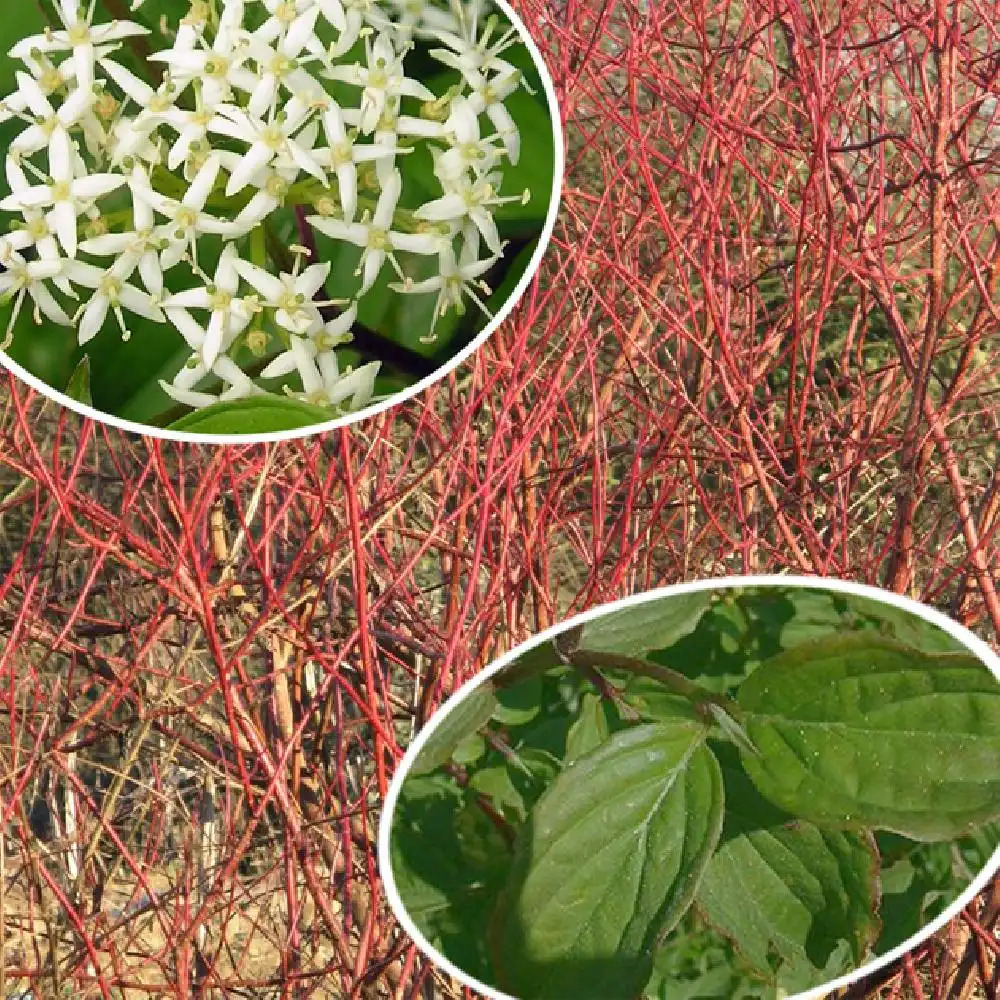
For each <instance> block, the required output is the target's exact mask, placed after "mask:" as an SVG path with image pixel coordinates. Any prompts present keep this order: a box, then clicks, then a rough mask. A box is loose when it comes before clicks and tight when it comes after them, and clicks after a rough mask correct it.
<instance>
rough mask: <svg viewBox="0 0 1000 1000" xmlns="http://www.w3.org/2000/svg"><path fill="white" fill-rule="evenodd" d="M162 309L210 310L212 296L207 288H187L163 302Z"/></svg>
mask: <svg viewBox="0 0 1000 1000" xmlns="http://www.w3.org/2000/svg"><path fill="white" fill-rule="evenodd" d="M163 306H164V308H165V309H166V308H169V309H175V308H180V309H211V308H212V296H211V295H209V294H208V289H207V288H188V289H185V290H184V291H183V292H178V293H177V294H176V295H170V296H168V297H167V298H166V299H164V301H163Z"/></svg>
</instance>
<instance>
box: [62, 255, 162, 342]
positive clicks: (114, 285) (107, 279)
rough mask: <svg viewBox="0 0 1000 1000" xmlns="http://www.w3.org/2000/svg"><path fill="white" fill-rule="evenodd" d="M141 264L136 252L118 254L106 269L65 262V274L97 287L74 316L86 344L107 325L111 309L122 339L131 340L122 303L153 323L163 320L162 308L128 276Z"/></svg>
mask: <svg viewBox="0 0 1000 1000" xmlns="http://www.w3.org/2000/svg"><path fill="white" fill-rule="evenodd" d="M138 266H139V257H138V255H136V254H126V255H124V256H122V257H119V258H118V260H116V261H115V263H114V264H113V265H112V266H111V267H110V268H109V269H107V270H103V269H102V268H99V267H94V265H93V264H87V263H85V262H84V261H80V260H73V261H68V262H67V263H66V265H65V269H66V276H67V277H68V278H69V279H70V280H71V281H73V282H75V283H76V284H78V285H83V286H84V287H85V288H93V289H95V294H94V295H93V296H92V297H91V299H90V301H89V302H87V303H86V304H85V305H84V306H82V307H81V308H80V310H79V312H78V313H77V315H76V316H75V317H74V320H75V321H77V322H78V326H77V339H78V340H79V342H80V343H81V344H85V343H87V341H89V340H92V339H93V338H94V337H96V336H97V334H98V333H99V332H100V329H101V327H102V326H103V325H104V320H105V319H106V318H107V315H108V311H109V310H110V311H112V312H113V313H114V314H115V318H116V319H117V320H118V326H119V328H120V329H121V332H122V340H128V339H129V338H130V337H131V336H132V331H131V330H129V328H128V324H127V323H126V322H125V314H124V313H123V312H122V309H123V307H124V308H125V309H127V310H128V311H129V312H133V313H135V314H136V315H138V316H143V317H145V318H146V319H149V320H152V321H153V322H154V323H163V322H164V320H165V317H164V315H163V310H162V309H160V307H159V306H158V305H157V304H156V300H155V299H154V298H153V297H152V296H151V295H149V294H147V293H146V292H143V291H140V290H139V289H138V288H136V287H135V286H134V285H129V284H127V281H128V279H129V278H130V277H131V276H132V274H133V272H134V271H135V269H136V268H137V267H138Z"/></svg>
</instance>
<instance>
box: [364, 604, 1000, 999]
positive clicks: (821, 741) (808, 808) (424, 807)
mask: <svg viewBox="0 0 1000 1000" xmlns="http://www.w3.org/2000/svg"><path fill="white" fill-rule="evenodd" d="M974 641H975V640H973V642H974ZM998 733H1000V683H998V680H997V677H996V676H994V675H993V673H991V670H990V669H989V668H988V667H987V666H986V665H985V664H984V662H983V661H982V659H980V657H979V656H977V655H976V654H974V653H973V652H971V651H970V650H969V649H968V648H966V647H965V646H963V645H962V643H960V642H959V641H958V639H957V638H956V637H955V636H953V635H951V634H950V633H948V632H945V631H944V630H943V629H941V628H940V627H939V626H937V625H935V624H933V623H931V622H928V621H926V620H925V619H924V618H922V617H919V616H917V615H915V614H914V613H913V612H912V610H910V609H908V608H902V607H898V606H890V605H885V604H881V603H879V602H878V601H876V600H872V599H871V598H870V597H867V596H861V595H858V594H854V593H844V592H831V591H826V590H822V589H812V588H806V587H799V588H790V587H784V586H781V587H760V588H757V589H750V590H747V589H734V590H728V591H727V590H722V591H717V592H715V593H712V592H709V591H695V592H687V593H681V594H675V595H673V596H667V597H662V598H659V599H654V600H652V601H649V602H647V603H643V604H639V605H635V606H632V607H628V608H624V609H621V610H617V611H613V612H611V613H610V614H606V615H604V616H602V617H597V618H593V619H591V620H590V621H588V622H587V623H586V624H584V625H582V626H578V627H577V628H575V629H573V630H571V631H568V632H563V633H562V634H561V635H558V636H557V637H556V638H555V639H554V640H552V641H551V642H549V643H547V644H543V645H542V646H536V647H535V648H532V649H531V650H529V651H528V652H526V653H524V654H523V655H522V656H520V657H518V658H516V659H514V660H513V662H512V663H510V664H508V665H507V666H506V667H504V668H503V669H502V670H500V671H499V672H497V673H494V674H492V676H491V677H489V678H488V679H487V680H486V681H484V682H482V683H481V684H480V685H479V686H478V687H475V688H473V689H472V691H471V692H470V693H468V694H467V695H465V696H464V697H463V698H461V699H459V700H458V701H457V703H456V704H455V705H454V706H453V707H451V708H450V709H448V708H446V709H445V711H444V714H443V717H442V719H441V720H440V721H438V722H436V723H434V724H432V728H431V730H430V732H429V735H428V738H427V740H426V742H425V743H424V744H423V746H422V747H421V748H420V749H419V751H416V752H415V754H411V757H412V760H411V761H410V769H409V770H408V771H404V772H403V774H402V775H401V776H399V777H397V779H396V783H397V790H398V800H397V801H396V803H395V810H394V812H392V813H391V814H389V815H388V816H387V818H386V820H385V822H386V824H387V829H388V836H389V839H388V843H389V848H388V860H389V863H390V865H391V868H392V871H393V877H394V879H395V884H396V889H397V892H398V896H399V899H400V901H401V903H402V906H403V907H404V908H405V912H406V913H407V915H408V917H409V918H410V919H411V920H412V921H413V923H414V924H415V926H416V927H417V928H418V929H419V931H420V932H421V933H422V934H423V935H424V937H425V940H427V941H428V942H430V943H431V944H432V945H434V947H436V948H437V949H438V950H439V951H440V953H443V954H444V955H445V956H446V957H447V958H449V959H450V960H452V961H453V962H455V963H456V964H457V965H458V967H459V968H461V969H463V971H465V972H466V973H467V974H469V975H471V976H474V977H475V978H476V980H478V981H479V982H481V983H486V984H489V985H491V986H494V987H500V988H501V989H503V990H504V991H505V992H506V993H508V994H510V995H513V996H515V997H518V998H519V1000H563V998H565V997H571V996H572V997H577V998H581V1000H588V998H593V1000H635V998H638V997H646V998H664V1000H666V998H669V997H673V996H677V995H685V996H719V997H722V996H727V997H728V996H737V995H739V996H751V995H761V994H762V991H763V994H764V995H767V993H768V991H769V992H770V995H772V996H773V995H775V993H777V995H779V996H782V995H789V994H792V993H798V992H801V991H803V990H807V989H810V988H814V987H817V986H819V985H822V984H823V983H826V982H829V981H831V980H832V979H834V978H836V977H838V976H840V975H842V974H844V973H847V972H850V971H852V970H855V969H857V968H858V967H859V966H861V965H862V964H863V963H865V962H867V961H869V960H870V959H872V958H874V957H875V956H878V955H881V954H885V952H886V951H888V950H889V949H891V948H892V947H894V946H896V945H897V944H899V943H900V942H901V941H902V940H903V939H904V938H906V937H907V936H909V935H911V934H913V933H915V932H916V931H917V930H918V929H919V927H921V926H922V925H923V924H924V923H926V922H927V921H929V920H930V919H931V918H932V917H933V916H935V915H937V914H939V913H941V912H943V910H944V909H945V907H946V906H947V904H948V903H950V902H951V901H953V900H954V899H955V897H956V895H957V894H958V892H959V891H960V890H961V889H962V888H964V887H966V886H967V884H968V882H969V881H970V879H971V877H972V875H973V874H975V873H978V871H979V870H980V869H981V868H982V867H983V866H984V865H985V864H986V863H987V862H988V861H989V860H990V859H991V857H992V855H993V851H994V848H995V847H996V844H997V843H998V842H1000V824H997V823H996V822H995V821H996V820H997V819H998V818H1000V736H998ZM400 782H401V784H400ZM383 856H384V857H385V854H384V855H383ZM900 898H902V899H903V900H905V902H904V905H903V906H900V905H899V901H900ZM907 908H909V909H910V912H906V911H907ZM883 912H884V913H886V914H888V919H883V916H882V914H883ZM713 938H714V939H715V944H714V948H715V951H714V957H713V943H712V939H713ZM698 952H700V954H701V960H700V962H699V963H698V965H697V966H696V967H695V968H694V969H691V968H690V967H689V968H688V969H686V970H685V968H684V965H685V958H687V957H689V956H690V954H692V953H695V954H697V953H698ZM709 984H713V985H712V988H711V989H710V990H709V989H708V987H709Z"/></svg>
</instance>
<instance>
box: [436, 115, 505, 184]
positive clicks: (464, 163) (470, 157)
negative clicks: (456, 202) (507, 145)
mask: <svg viewBox="0 0 1000 1000" xmlns="http://www.w3.org/2000/svg"><path fill="white" fill-rule="evenodd" d="M445 132H446V133H447V134H448V136H449V138H450V139H451V142H452V146H451V149H449V150H447V151H446V152H444V153H442V154H441V155H440V156H439V157H438V158H437V163H436V167H437V172H438V176H439V177H440V178H442V179H445V180H448V181H451V180H455V179H457V178H459V177H461V176H462V175H463V174H464V173H465V172H466V171H467V170H475V171H476V172H477V173H480V174H484V173H488V172H489V171H490V170H492V169H493V167H495V166H496V165H497V161H498V160H499V159H500V154H499V153H498V152H497V149H496V147H495V146H494V145H493V142H492V138H487V139H482V138H480V134H479V116H478V114H477V113H476V111H475V109H474V107H473V106H472V104H471V102H469V101H468V100H466V99H465V98H461V97H460V98H456V100H454V101H452V104H451V113H450V114H449V115H448V120H447V121H446V122H445Z"/></svg>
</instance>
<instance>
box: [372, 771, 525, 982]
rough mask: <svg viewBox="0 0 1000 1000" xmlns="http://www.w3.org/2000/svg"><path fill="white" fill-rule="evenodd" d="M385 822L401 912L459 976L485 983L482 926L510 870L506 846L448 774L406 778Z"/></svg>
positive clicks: (484, 929)
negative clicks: (389, 829) (463, 974)
mask: <svg viewBox="0 0 1000 1000" xmlns="http://www.w3.org/2000/svg"><path fill="white" fill-rule="evenodd" d="M391 822H392V837H391V855H390V857H391V864H392V873H393V877H394V879H395V881H396V888H397V889H398V891H399V896H400V899H401V900H402V902H403V906H404V907H405V908H406V912H407V914H409V916H410V918H411V919H412V920H413V921H414V923H415V924H416V925H417V926H418V927H419V928H420V930H421V931H422V932H423V934H424V935H425V936H426V937H427V939H428V941H430V943H431V944H432V945H434V947H436V948H439V949H440V950H441V951H442V952H444V954H446V955H447V956H448V957H449V958H450V959H451V960H452V961H454V962H456V963H457V964H458V965H459V966H460V967H461V968H462V969H463V970H465V971H466V972H467V973H469V974H470V975H474V976H478V977H480V978H488V977H489V975H490V969H489V958H488V955H487V950H486V937H487V924H488V920H489V914H490V903H491V901H492V900H493V899H494V898H495V897H496V895H497V894H498V893H499V891H500V889H501V886H502V885H503V880H504V877H505V875H506V872H507V868H508V866H509V864H510V859H511V853H510V849H509V847H508V845H507V843H506V842H505V841H504V839H503V838H502V837H501V836H500V834H499V833H498V832H497V830H496V828H495V827H494V826H493V824H492V823H491V822H490V821H489V819H487V817H486V816H485V814H484V813H483V812H482V810H481V809H479V807H478V806H477V805H475V803H472V802H468V801H466V798H465V796H464V794H463V793H462V791H461V790H460V789H459V788H458V787H457V786H456V785H455V783H454V782H453V781H452V780H451V779H450V778H449V777H448V776H446V775H424V776H421V777H412V776H407V781H406V783H405V784H404V785H403V788H402V790H401V792H400V796H399V800H398V802H397V804H396V809H395V810H394V811H393V815H392V820H391Z"/></svg>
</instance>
